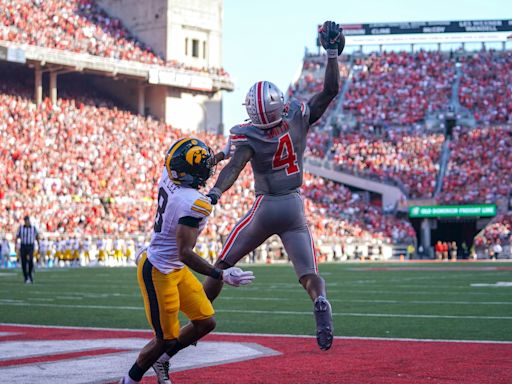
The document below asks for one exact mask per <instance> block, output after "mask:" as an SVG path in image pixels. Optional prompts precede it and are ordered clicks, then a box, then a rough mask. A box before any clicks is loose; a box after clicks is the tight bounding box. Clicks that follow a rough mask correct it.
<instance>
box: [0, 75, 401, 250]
mask: <svg viewBox="0 0 512 384" xmlns="http://www.w3.org/2000/svg"><path fill="white" fill-rule="evenodd" d="M29 89H30V88H26V87H24V86H23V85H22V83H21V82H17V81H14V80H13V81H9V80H7V79H2V82H0V136H1V137H0V163H1V164H0V165H1V167H2V169H4V170H5V172H2V173H0V211H1V212H2V215H0V232H2V233H9V232H12V230H13V228H16V226H17V224H18V222H19V220H20V219H21V217H23V215H25V214H27V213H29V214H32V215H33V217H34V220H35V222H37V223H38V224H39V226H40V230H41V231H42V232H43V233H47V234H51V235H53V236H79V237H84V236H85V237H102V236H107V237H110V238H112V237H120V238H132V237H133V236H135V235H138V234H146V233H149V232H150V230H151V226H152V222H153V217H154V210H155V204H154V201H155V199H156V195H155V193H156V188H155V185H156V184H157V182H158V179H159V177H160V175H161V172H162V166H161V164H162V163H163V159H164V155H165V151H166V149H167V148H169V146H170V145H171V143H172V142H173V141H175V140H176V139H177V138H178V137H179V136H181V135H182V133H181V131H180V130H178V129H175V128H172V127H170V126H168V125H165V124H163V123H161V122H158V121H156V120H154V119H152V118H151V117H147V118H146V117H142V116H139V115H136V114H134V113H132V112H129V111H127V110H124V109H122V108H119V107H117V106H115V105H114V103H113V102H112V101H110V100H108V99H104V98H102V96H101V95H97V94H93V93H87V92H86V91H84V90H83V89H81V90H80V93H79V94H76V93H73V91H72V90H62V91H61V92H60V95H61V96H62V98H60V99H59V100H58V102H57V104H56V105H54V106H52V105H51V103H50V102H49V100H48V99H46V100H45V101H44V102H43V103H42V104H41V105H40V106H39V107H36V105H35V104H34V103H33V102H32V100H31V98H30V92H29V91H28V90H29ZM198 136H199V138H201V139H203V140H205V141H206V142H207V143H208V144H209V145H211V146H212V147H213V148H214V149H217V150H218V149H220V148H222V147H223V145H224V140H225V138H224V137H222V136H216V135H212V134H199V135H198ZM314 180H317V179H316V178H312V176H307V178H306V187H305V188H306V189H305V194H306V196H307V197H308V198H309V200H307V202H306V207H307V212H308V218H309V219H310V220H311V226H312V228H313V231H314V232H315V235H316V238H317V239H318V241H319V242H327V241H329V240H331V241H332V239H334V238H337V239H339V237H340V236H342V237H349V236H352V237H355V238H360V239H363V238H364V239H372V238H378V239H382V240H383V241H387V242H391V241H403V240H405V239H408V238H410V237H411V228H410V226H409V225H408V224H407V223H406V222H405V221H397V220H396V219H394V218H392V217H389V216H383V215H382V211H381V210H380V209H378V208H373V207H372V208H365V207H364V204H363V203H362V202H361V201H358V200H357V198H356V197H355V196H357V195H352V194H351V193H350V192H349V191H348V190H347V189H345V188H344V187H341V186H336V187H334V186H333V185H330V186H329V187H328V188H322V187H321V186H323V183H325V182H326V181H319V180H320V179H318V181H314ZM211 182H213V180H211ZM314 183H320V184H318V185H316V187H315V188H314V189H311V188H312V187H311V185H312V184H314ZM312 191H314V192H312ZM334 191H336V193H337V194H338V199H337V205H335V206H332V207H329V204H328V201H329V199H330V198H331V197H332V193H335V192H334ZM327 193H329V196H331V197H325V195H323V194H327ZM253 201H254V194H253V188H252V174H251V169H250V167H247V169H246V170H244V172H243V173H242V175H241V177H240V178H239V180H238V181H237V183H236V184H235V185H234V187H233V188H232V189H231V190H230V191H229V192H228V193H226V195H225V196H223V200H222V204H220V205H219V206H218V207H217V208H216V209H215V212H214V214H213V215H212V218H211V221H210V225H209V226H208V228H207V229H206V231H205V233H204V234H203V235H202V238H201V240H202V241H203V242H204V243H211V242H218V244H217V245H215V246H214V247H213V248H217V249H219V248H220V242H221V241H222V240H224V239H225V237H226V236H227V234H228V233H229V231H230V230H231V229H232V227H233V226H234V224H235V223H236V221H237V220H238V218H240V217H241V216H242V215H243V214H244V213H245V212H246V211H247V210H248V209H249V208H250V207H251V205H252V203H253ZM345 208H346V209H345Z"/></svg>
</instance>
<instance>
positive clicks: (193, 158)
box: [185, 140, 208, 166]
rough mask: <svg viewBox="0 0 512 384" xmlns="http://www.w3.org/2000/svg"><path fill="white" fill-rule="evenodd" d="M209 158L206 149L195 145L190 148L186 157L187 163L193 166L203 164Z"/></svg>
mask: <svg viewBox="0 0 512 384" xmlns="http://www.w3.org/2000/svg"><path fill="white" fill-rule="evenodd" d="M194 141H195V140H193V142H192V143H193V144H194ZM207 157H208V152H207V151H206V149H205V148H203V147H200V146H198V145H195V146H193V147H192V148H190V149H189V150H188V151H187V153H186V155H185V159H186V160H187V163H189V164H190V165H192V166H194V165H199V164H201V161H203V160H204V159H206V158H207Z"/></svg>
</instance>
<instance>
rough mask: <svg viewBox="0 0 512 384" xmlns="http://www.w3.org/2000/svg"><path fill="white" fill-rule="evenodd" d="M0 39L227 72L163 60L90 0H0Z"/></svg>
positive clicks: (189, 68) (198, 69)
mask: <svg viewBox="0 0 512 384" xmlns="http://www.w3.org/2000/svg"><path fill="white" fill-rule="evenodd" d="M0 10H1V12H0V40H5V41H12V42H16V43H20V44H30V45H36V46H42V47H46V48H55V49H61V50H65V51H70V52H75V53H88V54H91V55H95V56H101V57H107V58H112V59H118V60H128V61H137V62H141V63H145V64H157V65H164V66H169V67H174V68H183V69H187V70H194V71H201V72H209V73H213V74H216V75H220V76H223V75H227V73H226V72H225V71H224V70H223V69H221V68H195V67H190V66H185V65H184V64H183V63H179V62H177V61H167V62H166V61H164V59H162V57H160V56H159V55H158V54H157V53H156V52H154V50H153V49H152V48H151V47H150V46H148V45H146V44H144V43H142V42H141V41H138V40H137V39H136V38H135V37H134V36H132V35H131V34H130V32H129V31H128V30H127V29H126V28H125V27H124V26H123V24H122V22H121V20H119V19H117V18H114V17H111V16H109V15H108V14H107V13H106V12H105V11H104V10H102V9H101V8H100V7H99V6H98V5H97V4H96V2H95V1H93V0H39V1H38V0H35V1H32V0H0Z"/></svg>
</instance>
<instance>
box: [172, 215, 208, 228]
mask: <svg viewBox="0 0 512 384" xmlns="http://www.w3.org/2000/svg"><path fill="white" fill-rule="evenodd" d="M201 220H202V219H199V218H197V217H192V216H183V217H180V218H179V219H178V224H181V225H186V226H187V227H192V228H199V223H200V222H201Z"/></svg>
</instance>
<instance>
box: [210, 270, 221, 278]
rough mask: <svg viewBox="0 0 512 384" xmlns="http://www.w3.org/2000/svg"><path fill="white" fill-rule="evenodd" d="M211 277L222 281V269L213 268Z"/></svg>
mask: <svg viewBox="0 0 512 384" xmlns="http://www.w3.org/2000/svg"><path fill="white" fill-rule="evenodd" d="M210 276H211V277H213V278H214V279H215V280H222V269H219V268H213V269H212V271H211V272H210Z"/></svg>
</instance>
